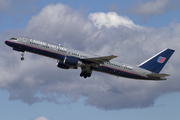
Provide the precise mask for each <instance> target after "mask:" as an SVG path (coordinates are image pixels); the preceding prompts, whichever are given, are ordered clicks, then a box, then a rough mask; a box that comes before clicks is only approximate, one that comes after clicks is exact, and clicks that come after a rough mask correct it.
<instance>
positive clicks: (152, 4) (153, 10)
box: [130, 0, 179, 17]
mask: <svg viewBox="0 0 180 120" xmlns="http://www.w3.org/2000/svg"><path fill="white" fill-rule="evenodd" d="M177 3H178V1H177V0H172V1H171V0H156V1H153V0H149V1H148V2H147V3H142V2H139V4H138V5H136V6H132V8H131V10H130V11H131V12H132V13H136V14H139V15H140V16H143V17H150V16H154V15H160V14H163V13H165V12H167V11H171V10H174V9H176V8H177V6H178V5H177ZM178 7H179V6H178Z"/></svg>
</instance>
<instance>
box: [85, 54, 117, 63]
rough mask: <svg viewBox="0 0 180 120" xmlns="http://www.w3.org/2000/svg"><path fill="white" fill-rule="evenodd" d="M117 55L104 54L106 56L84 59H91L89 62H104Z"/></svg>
mask: <svg viewBox="0 0 180 120" xmlns="http://www.w3.org/2000/svg"><path fill="white" fill-rule="evenodd" d="M116 57H117V56H115V55H111V56H104V57H94V58H85V59H83V60H86V61H89V62H94V63H98V64H101V63H104V62H108V61H109V60H111V59H113V58H116Z"/></svg>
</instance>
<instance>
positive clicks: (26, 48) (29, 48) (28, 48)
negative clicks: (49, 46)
mask: <svg viewBox="0 0 180 120" xmlns="http://www.w3.org/2000/svg"><path fill="white" fill-rule="evenodd" d="M7 42H9V43H7V44H8V45H9V46H11V47H16V48H18V49H21V50H23V51H28V52H32V53H36V54H39V55H44V56H46V57H51V58H55V59H61V60H64V57H65V55H63V54H60V53H55V52H53V51H49V50H44V49H41V48H36V47H33V46H29V45H25V44H22V43H17V42H13V41H7Z"/></svg>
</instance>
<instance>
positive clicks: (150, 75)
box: [147, 74, 170, 77]
mask: <svg viewBox="0 0 180 120" xmlns="http://www.w3.org/2000/svg"><path fill="white" fill-rule="evenodd" d="M147 76H148V77H166V76H170V75H169V74H148V75H147Z"/></svg>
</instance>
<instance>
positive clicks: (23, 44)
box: [5, 37, 175, 81]
mask: <svg viewBox="0 0 180 120" xmlns="http://www.w3.org/2000/svg"><path fill="white" fill-rule="evenodd" d="M5 44H6V45H8V46H10V47H12V48H13V50H15V51H18V52H22V54H21V56H22V57H21V60H24V52H25V51H27V52H31V53H35V54H38V55H43V56H46V57H50V58H53V59H57V67H59V68H62V69H77V68H78V67H80V68H81V73H80V76H81V77H84V78H87V77H91V75H92V71H97V72H103V73H107V74H111V75H114V76H117V77H125V78H131V79H139V80H155V81H158V80H166V79H167V78H166V76H170V75H169V74H164V73H160V71H161V70H162V68H163V67H164V65H165V64H166V63H167V61H168V60H169V58H170V57H171V56H172V54H173V53H174V51H175V50H173V49H169V48H166V49H164V50H163V51H161V52H159V53H158V54H156V55H154V56H153V57H151V58H149V59H148V60H146V61H144V62H143V63H141V64H139V65H137V66H132V65H129V64H125V63H122V62H118V61H114V60H112V59H113V58H116V57H117V56H115V55H110V56H97V55H93V54H89V53H85V52H82V51H78V50H73V49H69V48H66V47H63V46H62V45H60V44H59V45H54V44H51V43H47V42H43V41H39V40H36V39H33V38H29V37H13V38H10V39H9V40H6V41H5Z"/></svg>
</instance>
